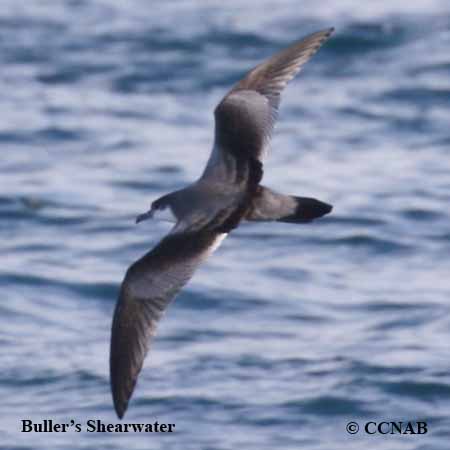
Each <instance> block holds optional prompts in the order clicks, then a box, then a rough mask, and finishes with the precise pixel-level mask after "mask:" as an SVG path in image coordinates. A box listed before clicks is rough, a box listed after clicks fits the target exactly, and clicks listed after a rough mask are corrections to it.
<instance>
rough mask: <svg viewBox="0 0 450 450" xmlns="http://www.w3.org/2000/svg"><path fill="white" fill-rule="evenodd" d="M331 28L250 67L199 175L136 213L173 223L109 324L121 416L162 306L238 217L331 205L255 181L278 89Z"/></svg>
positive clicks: (128, 282) (282, 217)
mask: <svg viewBox="0 0 450 450" xmlns="http://www.w3.org/2000/svg"><path fill="white" fill-rule="evenodd" d="M332 32H333V29H332V28H330V29H327V30H323V31H319V32H317V33H313V34H311V35H309V36H307V37H305V38H304V39H302V40H301V41H299V42H297V43H295V44H293V45H292V46H290V47H288V48H287V49H285V50H283V51H281V52H279V53H276V54H275V55H274V56H272V57H271V58H269V59H268V60H267V61H265V62H263V63H261V64H259V65H258V66H256V67H255V68H254V69H253V70H251V71H250V72H249V73H248V74H247V75H246V76H245V77H244V78H243V79H242V80H241V81H239V82H238V83H237V84H236V85H235V86H234V87H233V88H232V89H231V91H230V92H229V93H228V94H227V95H226V96H225V97H224V98H223V100H222V101H221V102H220V103H219V105H218V106H217V107H216V109H215V112H214V115H215V140H214V146H213V149H212V152H211V156H210V158H209V160H208V163H207V165H206V168H205V170H204V172H203V174H202V176H201V177H200V178H199V179H198V180H197V181H196V182H194V183H192V184H190V185H189V186H187V187H185V188H183V189H180V190H178V191H175V192H171V193H170V194H167V195H164V196H163V197H161V198H159V199H158V200H156V201H154V202H153V203H152V205H151V209H150V210H149V211H148V212H146V213H144V214H141V215H139V216H138V217H137V219H136V222H141V221H143V220H146V219H149V218H157V217H164V216H165V217H170V218H172V219H173V221H174V222H175V226H174V227H173V228H172V230H171V231H170V233H169V234H168V235H167V236H166V237H165V238H164V239H162V241H161V242H160V243H159V244H158V245H157V246H156V247H155V248H153V250H151V251H149V252H148V253H147V254H145V255H144V256H143V257H142V258H140V259H138V260H137V261H136V262H134V263H133V264H132V265H131V266H130V267H129V268H128V270H127V272H126V275H125V278H124V280H123V282H122V285H121V288H120V294H119V299H118V301H117V305H116V309H115V312H114V319H113V323H112V334H111V353H110V375H111V390H112V396H113V401H114V407H115V410H116V412H117V415H118V416H119V418H122V417H123V415H124V413H125V411H126V409H127V406H128V402H129V400H130V397H131V395H132V393H133V390H134V387H135V385H136V380H137V378H138V375H139V372H140V371H141V368H142V364H143V362H144V358H145V356H146V354H147V352H148V349H149V344H150V340H151V338H152V337H153V335H154V334H155V331H156V326H157V323H158V321H159V320H160V318H161V316H162V315H163V313H164V310H165V309H166V307H167V305H168V304H169V303H170V302H171V301H172V300H173V298H174V297H175V296H176V295H177V294H178V292H179V291H180V290H181V288H182V287H183V286H184V285H185V284H186V283H187V282H188V281H189V279H190V278H191V277H192V275H193V273H194V271H195V270H196V269H197V267H198V266H199V265H200V263H202V262H203V261H204V260H205V259H206V258H207V257H208V256H209V255H210V254H211V253H212V252H213V251H214V250H215V249H216V248H217V247H218V246H219V245H220V243H221V242H222V240H223V239H224V238H225V237H226V236H227V234H228V233H230V232H231V231H232V230H234V229H235V228H236V227H238V226H239V224H240V222H241V221H243V220H244V221H278V222H290V223H305V222H310V221H311V220H313V219H316V218H318V217H321V216H323V215H325V214H328V213H329V212H330V211H331V209H332V206H331V205H329V204H327V203H324V202H321V201H319V200H316V199H313V198H308V197H295V196H290V195H283V194H280V193H277V192H275V191H273V190H272V189H269V188H267V187H264V186H262V185H261V184H260V182H261V179H262V176H263V158H264V156H265V153H266V152H267V149H268V147H269V143H270V136H271V134H272V129H273V126H274V123H275V120H276V116H277V111H278V105H279V102H280V94H281V91H282V90H283V89H284V87H285V86H286V84H287V83H288V82H289V81H290V80H291V79H292V78H293V77H294V76H295V75H296V74H297V73H298V72H299V71H300V70H301V69H302V67H303V65H304V64H305V63H306V62H307V61H308V60H309V58H310V57H311V56H312V55H313V54H314V53H316V51H317V50H318V49H319V47H320V46H321V45H322V44H323V43H324V42H325V41H326V40H327V39H328V38H329V37H330V35H331V33H332Z"/></svg>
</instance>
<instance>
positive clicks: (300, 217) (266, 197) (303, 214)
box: [246, 186, 333, 223]
mask: <svg viewBox="0 0 450 450" xmlns="http://www.w3.org/2000/svg"><path fill="white" fill-rule="evenodd" d="M332 209H333V207H332V206H331V205H329V204H328V203H325V202H321V201H320V200H316V199H315V198H309V197H295V196H291V195H283V194H279V193H277V192H275V191H272V190H271V189H268V188H266V187H263V186H260V190H259V191H258V193H257V195H255V197H254V199H253V203H252V208H251V209H250V210H249V212H248V214H247V216H246V220H251V221H271V220H276V221H278V222H287V223H308V222H311V221H312V220H314V219H317V218H319V217H322V216H324V215H325V214H328V213H329V212H331V210H332Z"/></svg>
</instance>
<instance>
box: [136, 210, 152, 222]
mask: <svg viewBox="0 0 450 450" xmlns="http://www.w3.org/2000/svg"><path fill="white" fill-rule="evenodd" d="M152 217H153V211H152V210H151V209H150V210H149V211H147V212H146V213H144V214H139V215H138V216H137V217H136V223H139V222H143V221H144V220H147V219H151V218H152Z"/></svg>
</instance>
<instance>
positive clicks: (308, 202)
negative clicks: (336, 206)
mask: <svg viewBox="0 0 450 450" xmlns="http://www.w3.org/2000/svg"><path fill="white" fill-rule="evenodd" d="M294 198H295V200H296V201H297V209H296V210H295V212H294V213H293V214H289V215H288V216H284V217H280V218H279V219H277V220H278V222H287V223H308V222H311V221H312V220H314V219H317V218H318V217H322V216H324V215H325V214H328V213H329V212H331V210H332V209H333V207H332V206H331V205H329V204H328V203H325V202H321V201H320V200H316V199H315V198H309V197H294Z"/></svg>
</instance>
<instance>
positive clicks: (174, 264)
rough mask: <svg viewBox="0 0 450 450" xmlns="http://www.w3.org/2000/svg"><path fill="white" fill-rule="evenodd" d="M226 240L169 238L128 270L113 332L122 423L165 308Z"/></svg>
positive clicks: (113, 372) (201, 235)
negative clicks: (202, 263)
mask: <svg viewBox="0 0 450 450" xmlns="http://www.w3.org/2000/svg"><path fill="white" fill-rule="evenodd" d="M225 236H226V234H224V233H218V232H217V231H210V230H205V231H204V230H200V231H195V232H184V233H172V234H169V235H168V236H166V237H165V238H164V239H163V240H162V241H161V242H160V243H159V244H158V245H157V246H156V247H155V248H154V249H153V250H151V251H150V252H148V253H147V254H146V255H144V256H143V257H142V258H141V259H139V260H138V261H136V262H135V263H134V264H132V265H131V266H130V268H129V269H128V271H127V273H126V276H125V279H124V280H123V282H122V286H121V289H120V294H119V300H118V302H117V305H116V309H115V312H114V319H113V324H112V333H111V352H110V376H111V390H112V396H113V401H114V407H115V409H116V412H117V415H118V416H119V418H122V417H123V415H124V413H125V411H126V409H127V406H128V401H129V399H130V397H131V395H132V393H133V390H134V387H135V385H136V380H137V377H138V375H139V372H140V371H141V368H142V364H143V362H144V358H145V356H146V354H147V351H148V348H149V344H150V338H151V337H152V336H153V335H154V334H155V330H156V325H157V323H158V321H159V319H160V318H161V316H162V314H163V313H164V310H165V308H166V307H167V305H168V304H169V303H170V301H171V300H172V299H173V298H174V297H175V295H176V294H177V293H178V292H179V291H180V289H181V288H182V287H183V286H184V285H185V284H186V283H187V282H188V281H189V279H190V278H191V277H192V275H193V273H194V271H195V269H196V268H197V267H198V266H199V265H200V263H201V262H202V261H203V260H204V259H206V258H207V257H208V256H209V255H210V254H211V253H212V252H213V251H214V250H215V249H216V248H217V246H218V245H219V244H220V242H221V241H222V240H223V238H224V237H225Z"/></svg>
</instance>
